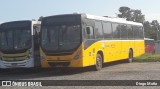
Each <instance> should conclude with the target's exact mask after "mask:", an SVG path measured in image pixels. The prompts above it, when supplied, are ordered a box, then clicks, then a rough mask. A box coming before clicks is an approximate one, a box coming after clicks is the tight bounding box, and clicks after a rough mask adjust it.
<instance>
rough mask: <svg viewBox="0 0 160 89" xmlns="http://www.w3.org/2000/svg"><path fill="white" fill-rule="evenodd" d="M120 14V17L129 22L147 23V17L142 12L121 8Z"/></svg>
mask: <svg viewBox="0 0 160 89" xmlns="http://www.w3.org/2000/svg"><path fill="white" fill-rule="evenodd" d="M119 12H120V14H118V17H120V18H126V20H128V21H134V22H140V23H143V22H144V21H145V16H144V15H143V14H142V12H141V10H134V9H130V8H129V7H124V6H123V7H120V8H119Z"/></svg>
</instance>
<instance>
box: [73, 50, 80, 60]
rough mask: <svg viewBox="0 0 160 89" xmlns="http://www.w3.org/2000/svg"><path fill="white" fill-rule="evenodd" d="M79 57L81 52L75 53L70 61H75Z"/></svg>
mask: <svg viewBox="0 0 160 89" xmlns="http://www.w3.org/2000/svg"><path fill="white" fill-rule="evenodd" d="M80 56H81V51H79V52H77V54H76V55H75V56H74V58H73V59H72V60H77V59H78V58H79V57H80Z"/></svg>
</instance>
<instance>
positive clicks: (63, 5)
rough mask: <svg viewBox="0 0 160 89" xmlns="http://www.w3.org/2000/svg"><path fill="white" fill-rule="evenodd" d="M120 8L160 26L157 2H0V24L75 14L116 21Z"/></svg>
mask: <svg viewBox="0 0 160 89" xmlns="http://www.w3.org/2000/svg"><path fill="white" fill-rule="evenodd" d="M121 6H127V7H130V8H131V9H139V10H141V11H142V13H143V14H144V15H145V19H146V20H147V21H152V20H158V21H159V22H160V0H0V23H3V22H9V21H16V20H31V19H38V18H39V17H40V16H44V17H45V16H51V15H58V14H70V13H74V12H79V13H88V14H93V15H98V16H111V17H116V15H117V14H119V11H118V9H119V8H120V7H121Z"/></svg>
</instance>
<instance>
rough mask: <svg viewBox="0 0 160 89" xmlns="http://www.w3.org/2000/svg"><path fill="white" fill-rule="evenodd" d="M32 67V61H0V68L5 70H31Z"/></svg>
mask: <svg viewBox="0 0 160 89" xmlns="http://www.w3.org/2000/svg"><path fill="white" fill-rule="evenodd" d="M31 67H34V62H33V59H26V60H23V61H15V62H8V61H3V60H0V68H2V69H7V68H31Z"/></svg>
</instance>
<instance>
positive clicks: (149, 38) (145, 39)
mask: <svg viewBox="0 0 160 89" xmlns="http://www.w3.org/2000/svg"><path fill="white" fill-rule="evenodd" d="M144 40H154V39H150V38H144Z"/></svg>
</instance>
